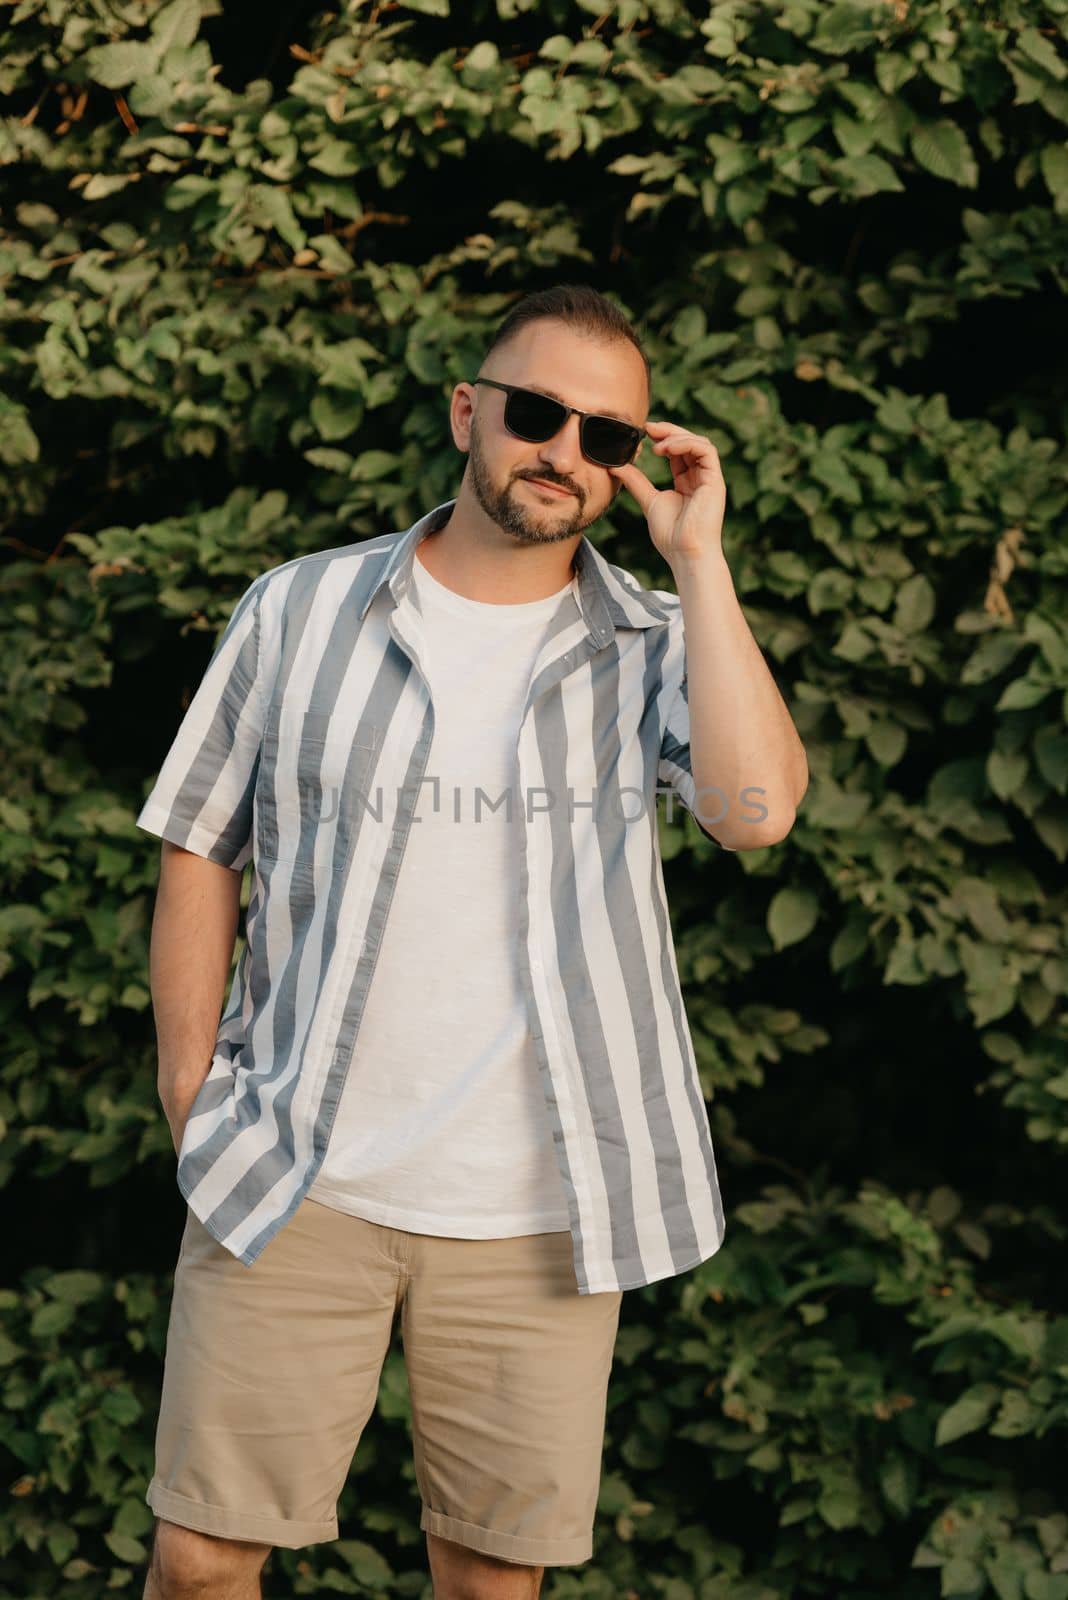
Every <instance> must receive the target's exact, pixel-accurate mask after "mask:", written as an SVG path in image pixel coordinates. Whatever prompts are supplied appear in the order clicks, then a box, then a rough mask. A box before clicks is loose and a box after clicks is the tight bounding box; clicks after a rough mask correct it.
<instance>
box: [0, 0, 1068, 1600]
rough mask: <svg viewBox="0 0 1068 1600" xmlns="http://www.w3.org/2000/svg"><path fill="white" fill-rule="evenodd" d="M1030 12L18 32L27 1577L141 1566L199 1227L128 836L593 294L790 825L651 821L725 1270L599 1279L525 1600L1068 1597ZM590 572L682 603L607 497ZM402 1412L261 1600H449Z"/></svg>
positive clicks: (1035, 74)
mask: <svg viewBox="0 0 1068 1600" xmlns="http://www.w3.org/2000/svg"><path fill="white" fill-rule="evenodd" d="M1066 19H1068V0H1042V3H1039V0H1008V3H1003V4H993V3H983V0H970V3H954V0H944V3H937V4H936V3H932V0H889V3H881V0H880V3H863V4H862V3H853V4H841V3H836V0H787V3H784V4H762V3H756V0H752V3H750V0H721V3H717V4H700V3H698V0H689V3H685V0H648V3H645V0H620V3H618V4H616V5H614V6H611V7H604V8H603V9H602V8H601V7H600V6H599V5H598V4H596V3H587V0H497V3H496V4H495V5H494V4H489V3H487V0H469V3H468V4H466V5H464V6H462V7H461V6H460V5H455V6H452V7H450V4H449V0H419V3H418V4H413V3H407V4H399V3H394V4H379V5H371V4H369V3H367V0H364V3H359V0H356V3H340V0H339V6H338V9H337V10H335V11H333V12H328V11H326V10H323V9H322V8H317V7H312V6H305V7H295V6H289V7H282V6H279V5H274V6H267V7H261V8H258V9H257V11H256V13H255V15H254V16H253V14H252V13H251V12H250V11H249V10H248V8H241V7H238V8H234V9H233V10H231V11H230V13H229V15H224V14H223V11H222V7H221V5H220V4H219V0H208V3H200V0H172V3H169V4H166V5H163V6H158V5H149V4H137V3H121V0H119V3H114V0H112V3H110V4H107V5H103V4H101V5H84V4H77V3H68V0H21V3H18V4H11V3H10V0H8V3H6V4H5V5H4V8H3V11H2V12H0V89H2V91H3V95H4V101H5V105H4V114H3V121H2V124H0V163H2V165H3V171H2V174H0V197H2V202H0V203H2V211H0V281H2V285H3V301H2V315H3V339H2V343H0V459H2V462H3V469H4V470H3V477H2V487H0V493H2V497H3V523H4V544H3V549H4V554H5V563H4V566H3V569H2V573H0V582H2V584H3V602H4V603H3V608H2V617H0V627H2V628H3V634H4V637H3V650H4V662H5V666H6V671H5V674H4V681H3V684H2V685H0V695H2V697H3V715H2V717H0V741H2V748H3V759H4V764H5V775H6V782H5V784H4V792H3V796H2V797H0V874H2V881H3V889H4V895H3V906H2V909H0V961H2V963H3V972H2V976H3V989H2V995H0V1005H2V1008H3V1014H2V1020H3V1024H4V1037H5V1050H4V1054H3V1061H2V1067H0V1116H2V1123H0V1135H2V1137H0V1186H2V1188H3V1194H4V1199H5V1201H6V1206H7V1227H6V1228H5V1230H4V1241H5V1275H4V1283H5V1285H6V1287H5V1288H4V1289H3V1291H2V1293H0V1450H2V1452H3V1454H4V1462H5V1468H4V1477H3V1488H4V1499H3V1503H2V1507H0V1591H2V1592H3V1593H4V1594H8V1595H13V1596H19V1597H24V1596H33V1597H36V1596H52V1595H59V1594H63V1595H64V1596H69V1597H71V1600H91V1597H92V1600H95V1597H97V1596H101V1595H104V1594H108V1593H111V1592H112V1591H119V1592H125V1593H127V1594H129V1595H132V1596H136V1597H137V1600H139V1597H140V1593H141V1587H142V1585H143V1581H144V1576H143V1574H144V1561H145V1556H146V1551H147V1538H148V1535H149V1531H150V1522H151V1514H150V1513H149V1511H148V1508H147V1507H146V1506H145V1504H144V1490H145V1487H146V1484H147V1481H148V1477H149V1476H150V1473H151V1467H152V1441H153V1429H154V1420H155V1407H156V1403H157V1401H158V1390H159V1381H160V1372H161V1360H162V1351H163V1339H164V1333H165V1329H166V1315H167V1309H168V1304H169V1293H170V1285H171V1272H172V1269H173V1263H174V1259H175V1256H176V1253H177V1244H178V1238H179V1235H180V1231H181V1225H182V1221H183V1218H184V1202H183V1201H182V1199H181V1196H180V1195H179V1193H178V1191H177V1187H176V1185H175V1183H174V1156H173V1150H172V1148H171V1144H170V1138H169V1134H168V1132H167V1128H166V1124H165V1121H164V1119H163V1116H162V1113H161V1111H160V1109H159V1106H158V1103H157V1100H156V1090H155V1060H154V1054H153V1029H152V1023H151V1012H150V1005H149V994H148V989H147V978H146V972H147V940H148V930H149V923H150V917H151V911H152V903H153V892H154V887H155V881H156V875H157V869H158V847H157V846H156V845H155V844H154V842H153V840H152V839H151V838H149V837H148V836H147V835H145V834H143V833H140V832H139V831H138V830H137V829H136V828H135V827H134V823H133V818H134V816H135V815H136V813H137V811H138V809H139V806H140V803H141V800H142V798H143V796H144V795H145V794H146V793H147V791H148V788H149V787H150V784H151V782H152V778H153V775H154V773H155V771H156V769H157V767H158V765H159V762H160V761H161V759H162V756H163V754H164V753H165V750H166V748H167V747H168V745H169V742H170V740H171V738H172V737H173V733H174V730H175V728H176V726H177V723H178V720H179V718H180V716H181V713H182V710H183V708H184V705H185V704H187V703H188V698H189V695H190V694H191V692H192V690H193V688H195V686H196V683H197V682H198V680H199V676H200V673H201V672H202V670H203V667H204V665H205V663H206V661H207V658H208V655H209V654H210V651H211V648H212V646H213V644H214V641H215V638H216V637H217V634H218V632H219V630H220V629H221V627H222V625H223V624H224V622H225V619H226V617H227V615H228V613H229V610H230V608H231V606H232V604H233V602H234V600H235V598H236V596H237V595H238V594H239V593H240V592H241V590H242V589H243V588H244V587H245V585H246V584H247V583H248V582H249V581H250V580H251V578H252V577H253V576H255V575H256V574H258V573H260V572H261V571H263V570H264V569H265V568H267V567H269V566H272V565H275V564H277V563H278V562H280V561H283V560H286V559H288V558H290V557H291V556H294V555H297V554H300V553H302V552H304V551H308V550H313V549H319V548H324V547H328V546H331V545H336V544H341V543H346V542H349V541H350V540H352V539H354V538H359V537H362V536H365V535H372V534H379V533H381V532H383V531H384V530H387V529H393V528H403V527H406V526H408V525H409V523H410V522H411V521H413V520H414V519H415V517H417V516H418V515H420V514H421V513H422V512H423V511H425V510H427V509H428V508H429V507H431V506H432V505H434V504H437V503H439V502H440V501H441V500H443V499H446V498H448V497H450V496H451V495H452V494H453V493H454V492H455V488H456V486H457V484H458V482H459V477H460V474H461V471H462V461H461V460H459V459H458V458H457V456H456V452H455V450H454V448H453V446H452V442H451V438H450V435H449V432H448V425H447V402H448V396H449V394H450V392H451V388H452V385H453V384H454V383H456V382H457V381H460V380H461V379H464V378H468V377H470V376H471V373H472V370H473V369H474V367H475V365H476V363H477V362H478V360H479V358H480V354H481V349H482V346H483V343H484V341H485V339H486V337H487V335H488V333H489V331H490V330H491V328H492V327H493V326H494V325H495V323H496V321H497V320H498V319H499V317H500V316H501V315H502V314H503V312H504V310H505V309H506V308H507V307H508V306H509V305H510V304H511V303H512V301H513V300H514V299H515V298H516V297H517V296H518V295H520V294H521V293H523V292H525V291H527V290H528V289H530V288H533V287H536V286H539V285H544V284H548V283H552V282H558V281H576V280H577V281H588V282H593V283H595V284H596V285H597V286H598V287H599V288H601V289H602V290H604V291H606V292H608V293H610V294H612V295H613V296H614V297H615V298H617V300H618V301H619V303H620V304H622V305H623V306H624V307H625V309H627V310H628V312H629V313H630V314H631V315H632V316H634V317H635V318H636V319H638V320H639V322H640V324H641V326H642V327H643V329H644V330H645V332H646V336H647V342H648V346H649V349H650V353H651V356H652V360H653V364H654V369H655V375H656V391H655V397H654V413H653V414H654V415H655V414H658V413H659V414H661V415H667V416H669V417H671V418H673V419H676V420H678V421H680V422H681V423H682V424H683V425H684V426H689V427H694V428H697V429H699V430H701V431H704V432H707V433H708V434H709V435H710V437H712V439H713V441H714V442H715V443H716V444H717V446H718V447H719V450H720V453H721V458H722V460H723V464H724V471H725V476H726V479H727V486H728V520H727V530H726V549H727V554H728V559H729V561H730V564H731V568H732V571H733V574H734V580H735V584H736V586H737V589H738V592H739V595H740V597H741V599H742V601H743V603H744V605H745V608H746V613H747V616H748V617H749V619H750V622H751V624H752V626H753V628H754V630H755V632H756V634H757V636H758V638H759V640H760V642H761V644H762V646H763V648H764V650H765V652H766V655H767V659H768V661H769V664H770V665H771V667H772V670H773V671H774V672H775V674H776V678H777V680H778V682H779V683H780V685H781V687H782V688H783V692H784V694H785V696H786V698H787V702H788V704H789V705H790V707H791V709H792V711H793V713H794V715H795V718H796V720H797V723H798V725H799V727H800V730H801V733H802V736H803V738H804V740H805V743H806V746H807V749H808V752H809V757H810V764H811V769H812V783H811V788H810V790H809V794H808V796H807V797H806V800H805V803H804V806H803V809H802V813H801V816H800V818H799V821H798V823H797V826H796V828H795V829H794V831H793V833H792V834H791V836H790V837H789V839H788V840H787V841H786V842H785V843H784V844H783V845H782V846H780V847H777V848H775V849H772V850H765V851H758V852H753V853H746V854H742V855H737V856H727V855H724V854H723V853H720V852H718V851H717V850H716V849H715V847H714V846H712V845H711V844H710V843H709V842H708V841H706V840H705V839H704V838H703V836H702V835H701V834H700V832H699V830H698V829H697V828H696V825H695V824H694V823H693V822H692V819H689V818H687V817H686V816H685V814H680V813H678V812H677V813H676V821H675V822H674V823H672V824H671V825H670V826H668V825H667V824H666V821H665V823H664V830H663V839H664V850H665V856H667V857H668V858H669V860H668V866H667V869H666V870H667V874H668V877H669V891H670V893H671V895H672V904H673V920H674V925H675V931H676V938H677V941H678V949H679V959H680V966H681V969H682V975H683V979H684V983H685V985H686V992H687V1002H688V1009H689V1014H690V1018H691V1021H692V1024H693V1028H694V1033H695V1040H696V1044H697V1047H698V1051H699V1058H700V1064H701V1071H702V1076H703V1081H704V1085H705V1088H706V1092H707V1094H708V1097H709V1101H710V1116H711V1119H712V1128H713V1135H714V1138H715V1141H716V1148H717V1154H718V1158H719V1163H720V1168H721V1176H722V1178H723V1182H724V1187H725V1198H726V1203H727V1209H728V1231H727V1238H726V1241H725V1244H724V1246H723V1248H722V1249H721V1251H719V1252H718V1253H717V1255H716V1256H714V1257H713V1258H712V1259H711V1260H710V1261H708V1262H706V1263H705V1264H703V1266H702V1267H701V1268H699V1269H698V1270H697V1271H695V1272H692V1273H690V1274H687V1275H684V1276H682V1277H681V1278H676V1279H669V1280H666V1281H663V1282H660V1283H657V1284H653V1285H650V1286H649V1287H648V1288H646V1289H642V1290H636V1291H631V1292H630V1293H629V1294H628V1295H627V1296H626V1297H625V1299H624V1306H623V1315H622V1322H621V1331H620V1337H619V1343H618V1346H617V1357H616V1363H615V1368H614V1373H613V1381H612V1387H611V1394H610V1403H609V1416H608V1432H607V1438H606V1445H605V1463H604V1477H603V1482H602V1494H601V1502H600V1507H599V1517H598V1525H597V1533H596V1551H595V1557H594V1559H593V1561H592V1562H590V1563H588V1564H587V1565H586V1566H584V1567H577V1568H560V1569H556V1570H555V1571H553V1572H551V1573H550V1575H549V1577H548V1578H547V1582H546V1590H545V1592H546V1594H549V1593H551V1594H552V1595H553V1596H560V1597H565V1596H566V1597H570V1596H580V1595H581V1596H590V1597H603V1600H609V1597H612V1600H618V1597H630V1600H633V1597H635V1596H637V1597H641V1600H646V1597H651V1596H657V1597H664V1600H721V1597H722V1600H726V1597H727V1596H730V1600H773V1597H776V1596H801V1595H805V1596H827V1597H830V1596H835V1597H837V1596H841V1595H850V1596H855V1597H866V1596H868V1595H875V1594H880V1595H884V1594H893V1595H894V1596H895V1597H898V1600H913V1597H920V1596H930V1595H934V1594H942V1595H958V1596H986V1595H992V1596H997V1597H998V1600H1025V1597H1026V1600H1064V1597H1066V1596H1068V1516H1066V1495H1065V1426H1066V1421H1068V1307H1066V1304H1065V1281H1066V1279H1065V1274H1064V1271H1063V1259H1064V1253H1063V1245H1064V1241H1065V1236H1066V1224H1068V1207H1066V1205H1065V1194H1066V1190H1065V1182H1064V1168H1065V1158H1066V1154H1068V1114H1066V1107H1068V1051H1066V1029H1065V1010H1064V999H1065V994H1066V991H1068V959H1066V951H1065V879H1064V874H1063V871H1062V868H1063V864H1064V860H1065V854H1066V849H1068V803H1066V791H1068V738H1066V735H1065V720H1066V711H1068V625H1066V610H1065V587H1064V580H1065V571H1066V553H1065V550H1066V547H1065V542H1064V538H1063V512H1064V507H1065V503H1066V497H1068V491H1066V481H1065V480H1066V469H1065V456H1064V453H1063V451H1062V449H1061V445H1062V441H1063V437H1064V420H1065V400H1066V391H1065V381H1066V369H1065V363H1064V359H1063V351H1064V339H1063V336H1064V332H1065V323H1066V317H1065V287H1066V281H1065V262H1066V261H1068V152H1066V146H1065V142H1064V140H1065V123H1066V122H1068V82H1066V78H1068V61H1066V50H1065V32H1066ZM646 470H647V471H649V472H650V473H651V475H653V476H654V477H656V475H657V473H658V472H659V473H661V474H662V475H663V476H664V478H665V480H666V478H667V475H668V469H667V467H666V464H665V463H664V462H662V461H660V462H658V461H655V460H654V459H652V458H651V459H650V461H649V462H646ZM594 536H595V539H596V541H597V542H598V544H599V545H600V546H601V547H602V548H603V549H605V550H606V551H607V552H608V553H609V554H610V556H611V558H612V559H614V560H617V561H619V562H621V563H622V564H623V565H625V566H628V567H629V568H630V569H631V570H632V571H635V572H636V573H637V574H638V575H639V576H640V577H641V578H642V579H643V581H647V582H652V583H655V584H657V585H663V584H665V583H666V582H667V580H668V574H667V573H666V572H665V571H664V570H662V569H661V568H660V567H659V566H658V565H657V562H656V558H655V552H651V548H650V546H649V543H648V537H647V535H646V532H645V529H644V523H642V522H641V521H640V520H639V518H638V516H637V514H636V511H635V509H634V507H633V505H632V504H631V503H630V502H629V497H627V496H625V495H624V496H621V497H620V501H619V502H618V503H617V506H616V507H615V508H614V510H613V513H612V517H611V521H610V522H609V521H605V522H603V523H601V524H599V525H598V528H597V529H596V530H595V533H594ZM651 557H652V559H651ZM408 1426H409V1418H408V1411H407V1393H406V1387H405V1380H404V1371H403V1364H402V1360H401V1355H400V1351H399V1348H398V1347H397V1346H396V1345H394V1347H393V1348H391V1351H390V1355H389V1358H388V1360H387V1365H386V1369H385V1372H384V1375H383V1388H382V1399H381V1408H380V1411H379V1413H378V1415H377V1416H376V1418H375V1419H373V1422H372V1424H371V1425H370V1426H369V1428H368V1430H367V1432H366V1433H365V1435H364V1438H363V1440H362V1441H361V1443H360V1446H359V1451H358V1455H357V1459H356V1460H355V1461H354V1463H353V1469H352V1474H351V1477H350V1479H349V1482H348V1484H347V1485H346V1488H345V1491H344V1494H343V1496H342V1500H341V1507H340V1510H341V1517H342V1526H343V1531H344V1532H345V1533H346V1534H347V1535H349V1537H346V1538H345V1539H343V1540H342V1541H340V1542H339V1543H337V1544H336V1545H321V1546H315V1547H310V1548H309V1549H307V1550H305V1551H284V1552H283V1551H278V1552H276V1553H275V1555H274V1556H273V1557H272V1558H271V1561H270V1563H269V1565H268V1568H267V1572H266V1575H265V1593H266V1594H267V1595H268V1596H271V1595H273V1596H278V1597H280V1596H289V1595H293V1594H300V1595H304V1594H312V1593H320V1592H323V1591H331V1592H335V1593H342V1594H397V1595H412V1596H421V1595H422V1596H428V1595H429V1593H430V1588H429V1580H428V1577H427V1572H426V1567H425V1557H424V1546H423V1536H422V1535H421V1534H420V1533H419V1532H418V1496H417V1493H416V1489H415V1483H414V1476H413V1472H412V1469H411V1464H410V1447H409V1439H408V1431H407V1430H408Z"/></svg>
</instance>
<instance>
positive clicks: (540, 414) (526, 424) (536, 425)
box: [504, 389, 564, 444]
mask: <svg viewBox="0 0 1068 1600" xmlns="http://www.w3.org/2000/svg"><path fill="white" fill-rule="evenodd" d="M563 422H564V408H563V406H562V405H559V404H558V403H557V401H555V400H550V399H549V397H548V395H544V394H535V393H534V391H533V390H532V389H515V390H514V391H513V392H512V393H511V394H510V395H509V396H508V399H507V400H506V402H505V406H504V425H505V427H506V428H510V429H511V430H512V432H513V433H517V434H518V435H519V437H520V438H521V439H531V440H534V441H536V442H537V443H539V444H540V443H542V441H543V440H545V439H551V438H552V436H553V434H554V433H556V432H557V431H558V430H559V429H560V428H561V427H562V426H563Z"/></svg>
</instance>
